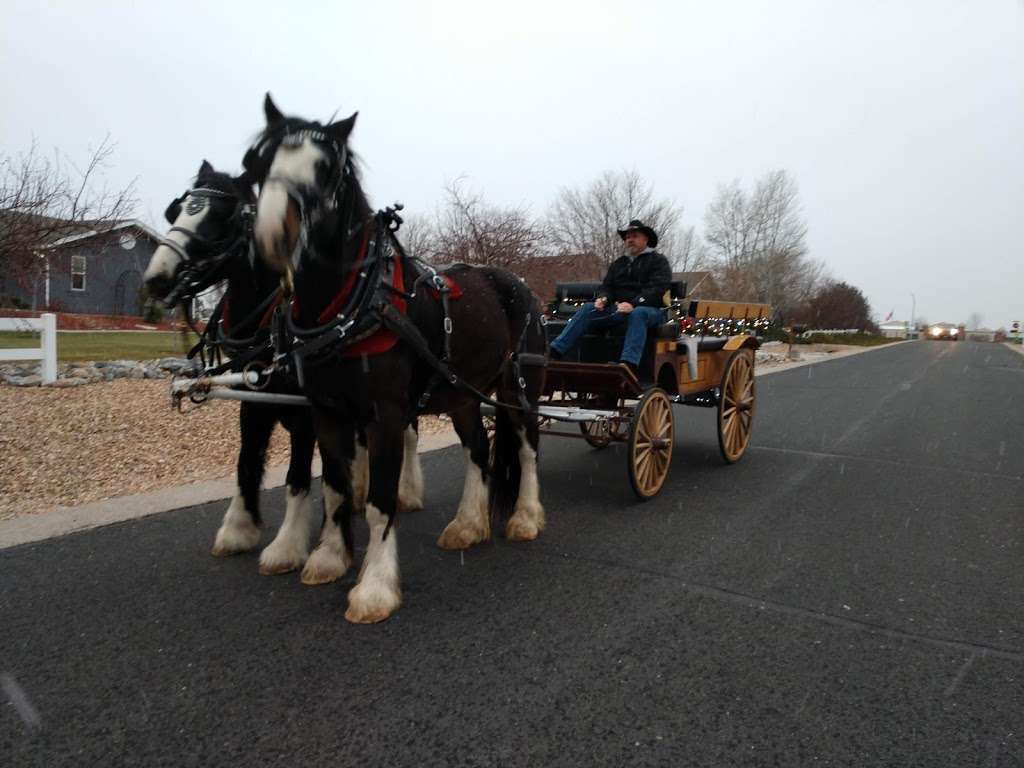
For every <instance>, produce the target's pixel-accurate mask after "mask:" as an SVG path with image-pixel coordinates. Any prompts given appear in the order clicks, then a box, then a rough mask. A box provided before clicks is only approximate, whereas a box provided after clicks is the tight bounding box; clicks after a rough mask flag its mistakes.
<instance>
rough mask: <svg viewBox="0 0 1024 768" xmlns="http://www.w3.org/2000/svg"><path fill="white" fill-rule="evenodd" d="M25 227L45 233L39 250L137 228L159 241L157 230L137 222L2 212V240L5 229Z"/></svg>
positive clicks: (13, 229)
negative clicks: (65, 218)
mask: <svg viewBox="0 0 1024 768" xmlns="http://www.w3.org/2000/svg"><path fill="white" fill-rule="evenodd" d="M22 227H24V228H25V229H27V230H29V231H30V232H31V231H32V230H35V231H38V232H41V233H43V234H42V236H41V238H40V242H39V243H38V244H37V247H40V248H56V247H58V246H62V245H66V244H68V243H74V242H77V241H81V240H88V239H89V238H91V237H97V236H98V235H105V234H109V233H110V232H117V231H120V230H123V229H136V230H138V231H139V232H141V233H142V234H144V235H145V236H146V237H149V238H151V239H152V240H159V239H160V234H159V233H158V232H157V231H156V230H154V229H153V228H152V227H150V226H149V225H147V224H145V223H144V222H142V221H139V220H138V219H118V220H115V221H106V220H103V219H85V220H82V221H67V220H64V219H58V218H54V217H52V216H44V215H41V214H38V213H29V212H26V211H14V210H2V211H0V238H2V237H3V234H4V231H5V230H7V231H18V230H19V229H20V228H22Z"/></svg>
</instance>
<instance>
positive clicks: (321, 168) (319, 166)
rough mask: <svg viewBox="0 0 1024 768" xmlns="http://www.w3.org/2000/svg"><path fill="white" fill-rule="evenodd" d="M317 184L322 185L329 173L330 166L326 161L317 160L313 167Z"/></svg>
mask: <svg viewBox="0 0 1024 768" xmlns="http://www.w3.org/2000/svg"><path fill="white" fill-rule="evenodd" d="M314 172H315V173H316V180H317V183H319V184H323V183H325V182H326V181H327V178H328V176H329V175H330V173H331V164H330V163H329V162H327V161H326V160H317V161H316V165H315V166H314Z"/></svg>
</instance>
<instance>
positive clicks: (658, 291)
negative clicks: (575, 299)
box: [594, 251, 672, 307]
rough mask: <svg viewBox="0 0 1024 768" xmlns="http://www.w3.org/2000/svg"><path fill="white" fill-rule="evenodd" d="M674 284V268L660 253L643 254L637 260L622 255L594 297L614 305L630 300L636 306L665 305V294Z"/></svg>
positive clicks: (614, 263) (612, 266) (613, 264)
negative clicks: (605, 299)
mask: <svg viewBox="0 0 1024 768" xmlns="http://www.w3.org/2000/svg"><path fill="white" fill-rule="evenodd" d="M671 283H672V267H671V266H669V263H668V259H666V258H665V257H664V256H662V255H661V254H660V253H658V252H657V251H651V252H649V253H641V254H640V255H639V256H637V257H636V258H634V259H630V258H629V257H628V256H620V257H619V258H617V259H616V260H615V261H613V262H612V264H611V266H610V267H608V273H607V274H606V275H605V276H604V280H602V281H601V287H600V288H598V289H597V293H596V294H595V296H594V298H596V299H599V298H601V297H602V296H604V297H606V298H607V299H608V300H609V301H610V302H612V303H618V302H620V301H628V302H629V303H630V304H632V305H633V306H634V307H663V306H665V302H664V297H665V291H667V290H668V289H669V285H671Z"/></svg>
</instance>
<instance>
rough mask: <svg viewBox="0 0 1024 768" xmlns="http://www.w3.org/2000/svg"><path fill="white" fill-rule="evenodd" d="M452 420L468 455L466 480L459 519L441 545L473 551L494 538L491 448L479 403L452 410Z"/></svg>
mask: <svg viewBox="0 0 1024 768" xmlns="http://www.w3.org/2000/svg"><path fill="white" fill-rule="evenodd" d="M451 417H452V424H453V425H454V427H455V432H456V433H457V434H458V436H459V440H460V441H461V442H462V450H463V453H465V455H466V478H465V480H464V482H463V486H462V500H461V501H460V502H459V509H458V511H457V512H456V513H455V518H454V519H453V520H452V521H451V522H450V523H448V525H447V527H446V528H445V529H444V530H443V531H442V532H441V536H440V537H439V538H438V540H437V546H439V547H441V549H469V547H471V546H473V545H474V544H476V543H477V542H481V541H487V540H488V539H489V538H491V521H490V517H489V515H488V510H487V461H488V454H489V453H490V446H489V444H488V442H487V431H486V430H485V429H484V423H483V420H482V419H481V418H480V404H479V403H471V404H470V405H467V406H465V407H464V408H459V409H458V410H456V411H452V413H451Z"/></svg>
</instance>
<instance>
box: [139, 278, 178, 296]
mask: <svg viewBox="0 0 1024 768" xmlns="http://www.w3.org/2000/svg"><path fill="white" fill-rule="evenodd" d="M172 285H173V282H172V281H171V279H170V278H169V277H167V275H164V274H156V275H153V276H152V277H149V278H148V279H147V280H146V292H147V293H148V294H149V295H150V296H151V297H153V298H154V299H162V298H164V297H165V296H166V295H167V294H168V293H170V292H171V287H172Z"/></svg>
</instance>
